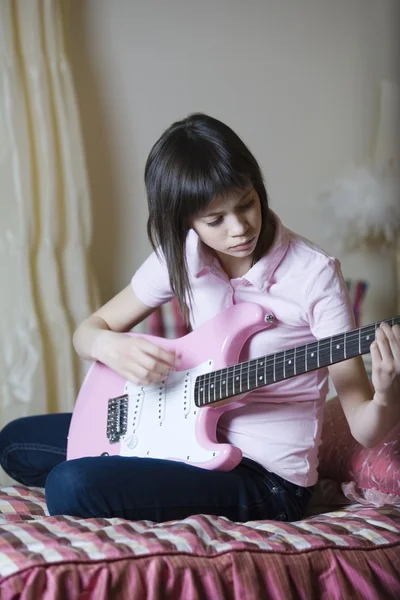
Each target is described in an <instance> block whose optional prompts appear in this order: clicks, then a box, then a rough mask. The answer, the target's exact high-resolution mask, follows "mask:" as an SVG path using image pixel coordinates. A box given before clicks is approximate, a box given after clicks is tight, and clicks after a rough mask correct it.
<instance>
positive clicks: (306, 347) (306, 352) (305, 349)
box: [304, 344, 308, 372]
mask: <svg viewBox="0 0 400 600" xmlns="http://www.w3.org/2000/svg"><path fill="white" fill-rule="evenodd" d="M307 356H308V344H306V345H305V346H304V360H305V367H304V371H305V372H307V371H308V361H307Z"/></svg>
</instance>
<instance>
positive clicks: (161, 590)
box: [0, 485, 400, 600]
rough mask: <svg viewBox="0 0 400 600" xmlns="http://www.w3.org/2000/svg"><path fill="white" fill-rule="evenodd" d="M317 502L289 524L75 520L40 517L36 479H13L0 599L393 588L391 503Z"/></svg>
mask: <svg viewBox="0 0 400 600" xmlns="http://www.w3.org/2000/svg"><path fill="white" fill-rule="evenodd" d="M321 510H324V508H323V507H322V506H318V505H317V504H316V503H315V502H313V503H312V504H311V507H310V514H309V515H308V516H307V518H305V519H304V520H302V521H299V522H296V523H278V522H273V521H257V522H255V521H254V522H248V523H245V524H239V523H234V522H231V521H229V520H228V519H226V518H218V517H214V516H210V515H197V516H194V517H191V518H187V519H184V520H182V521H172V522H169V523H164V524H156V523H152V522H148V521H147V522H146V521H140V522H129V521H125V520H123V519H87V520H83V519H79V518H74V517H67V516H60V517H50V516H48V513H47V509H46V503H45V499H44V494H43V490H42V489H40V488H31V489H28V488H25V487H23V486H19V485H12V486H9V487H5V488H2V489H1V490H0V598H1V600H17V599H21V600H28V599H29V600H39V599H40V600H60V599H73V600H75V599H79V600H92V599H93V600H103V599H104V600H105V599H109V598H133V599H138V600H139V599H140V600H147V599H149V600H150V599H151V600H156V599H171V600H181V599H182V600H204V599H218V600H221V599H225V598H226V599H232V600H233V599H235V600H236V599H239V598H240V599H241V600H243V599H244V600H260V599H264V598H268V599H273V600H283V599H284V600H291V599H293V600H298V599H304V600H313V599H315V600H317V599H318V600H321V599H329V600H336V599H337V600H343V599H352V600H353V599H357V598H360V599H361V598H362V599H363V600H365V599H368V600H375V599H376V600H382V599H385V600H390V599H393V600H395V599H398V598H400V506H393V505H391V506H388V505H386V506H383V507H373V506H365V505H363V504H354V503H353V504H349V503H347V505H344V506H342V507H341V508H337V509H336V510H334V511H331V512H320V511H321Z"/></svg>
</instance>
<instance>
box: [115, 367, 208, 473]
mask: <svg viewBox="0 0 400 600" xmlns="http://www.w3.org/2000/svg"><path fill="white" fill-rule="evenodd" d="M212 368H213V361H211V360H209V361H206V362H204V363H202V364H201V365H198V366H197V367H194V368H192V369H187V370H185V371H175V372H173V373H171V375H170V376H169V377H168V379H167V380H166V381H165V383H163V384H152V385H149V386H145V387H139V386H136V385H134V384H133V383H130V382H127V383H126V385H125V393H126V394H128V396H129V401H128V423H127V432H126V434H125V435H124V436H123V437H121V439H120V455H121V456H138V457H148V458H164V459H168V458H169V459H177V460H183V461H185V462H189V463H190V462H193V463H203V462H207V461H209V460H212V459H213V458H215V456H216V455H218V452H216V451H213V450H207V449H205V448H203V447H202V446H200V444H199V443H198V442H197V440H196V434H195V427H196V421H197V418H198V414H199V410H201V409H199V408H198V407H197V406H196V405H195V403H194V386H195V381H196V377H197V376H198V375H201V374H203V373H208V372H209V371H212Z"/></svg>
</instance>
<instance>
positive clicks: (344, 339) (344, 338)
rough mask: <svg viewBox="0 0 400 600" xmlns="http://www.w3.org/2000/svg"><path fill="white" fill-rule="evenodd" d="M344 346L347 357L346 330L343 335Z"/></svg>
mask: <svg viewBox="0 0 400 600" xmlns="http://www.w3.org/2000/svg"><path fill="white" fill-rule="evenodd" d="M343 348H344V357H345V358H347V348H346V332H344V336H343Z"/></svg>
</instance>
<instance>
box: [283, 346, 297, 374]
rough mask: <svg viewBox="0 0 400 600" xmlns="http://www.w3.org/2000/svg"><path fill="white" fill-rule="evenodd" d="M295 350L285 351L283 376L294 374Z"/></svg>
mask: <svg viewBox="0 0 400 600" xmlns="http://www.w3.org/2000/svg"><path fill="white" fill-rule="evenodd" d="M295 357H296V350H295V349H294V350H286V351H285V365H286V366H285V377H293V375H296V358H295Z"/></svg>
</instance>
